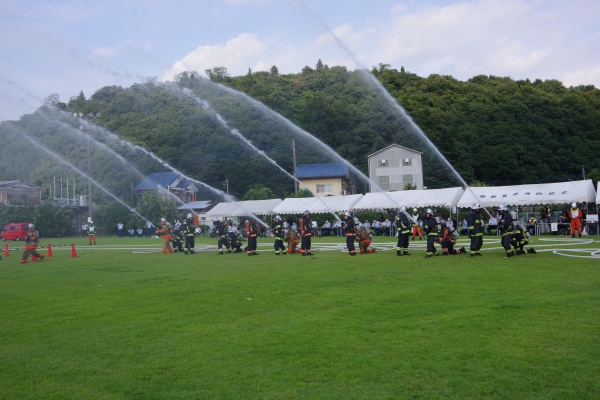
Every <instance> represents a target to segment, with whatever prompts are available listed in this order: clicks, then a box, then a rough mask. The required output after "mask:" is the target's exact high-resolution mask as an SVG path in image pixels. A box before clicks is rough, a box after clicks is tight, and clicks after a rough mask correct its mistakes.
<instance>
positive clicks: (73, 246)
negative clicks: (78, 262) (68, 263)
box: [71, 243, 77, 258]
mask: <svg viewBox="0 0 600 400" xmlns="http://www.w3.org/2000/svg"><path fill="white" fill-rule="evenodd" d="M75 257H77V251H76V250H75V243H71V258H75Z"/></svg>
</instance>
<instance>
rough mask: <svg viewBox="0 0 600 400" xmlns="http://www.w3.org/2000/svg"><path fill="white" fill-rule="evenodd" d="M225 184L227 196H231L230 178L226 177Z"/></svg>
mask: <svg viewBox="0 0 600 400" xmlns="http://www.w3.org/2000/svg"><path fill="white" fill-rule="evenodd" d="M223 186H225V190H226V193H227V196H229V178H225V182H223Z"/></svg>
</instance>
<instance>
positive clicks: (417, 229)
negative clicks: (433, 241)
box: [410, 208, 423, 240]
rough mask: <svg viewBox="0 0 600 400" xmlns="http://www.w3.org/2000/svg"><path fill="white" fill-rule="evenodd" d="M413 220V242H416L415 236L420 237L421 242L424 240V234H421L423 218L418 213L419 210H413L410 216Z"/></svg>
mask: <svg viewBox="0 0 600 400" xmlns="http://www.w3.org/2000/svg"><path fill="white" fill-rule="evenodd" d="M410 219H411V220H412V240H415V236H419V240H423V234H422V233H421V224H420V223H419V222H420V221H421V216H420V215H419V213H417V209H416V208H413V213H412V215H411V216H410Z"/></svg>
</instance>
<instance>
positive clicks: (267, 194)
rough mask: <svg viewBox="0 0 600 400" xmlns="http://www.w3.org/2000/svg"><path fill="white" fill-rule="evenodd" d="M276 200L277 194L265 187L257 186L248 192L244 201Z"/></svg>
mask: <svg viewBox="0 0 600 400" xmlns="http://www.w3.org/2000/svg"><path fill="white" fill-rule="evenodd" d="M274 198H276V197H275V193H273V191H272V190H271V189H269V188H268V187H265V186H264V185H261V184H256V185H254V186H253V187H252V188H251V189H250V190H248V192H246V195H245V196H244V197H243V198H242V200H268V199H274Z"/></svg>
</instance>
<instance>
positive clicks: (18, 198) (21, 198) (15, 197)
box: [7, 194, 27, 203]
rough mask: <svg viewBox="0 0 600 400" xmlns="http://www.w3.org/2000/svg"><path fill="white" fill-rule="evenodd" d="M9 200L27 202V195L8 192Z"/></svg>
mask: <svg viewBox="0 0 600 400" xmlns="http://www.w3.org/2000/svg"><path fill="white" fill-rule="evenodd" d="M7 200H11V201H14V202H17V203H27V195H26V194H8V195H7Z"/></svg>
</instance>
